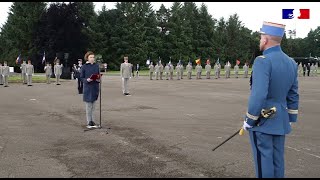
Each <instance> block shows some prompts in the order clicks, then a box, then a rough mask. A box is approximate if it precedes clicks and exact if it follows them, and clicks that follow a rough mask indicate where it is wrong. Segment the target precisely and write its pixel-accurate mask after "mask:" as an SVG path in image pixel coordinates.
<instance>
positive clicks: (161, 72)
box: [159, 61, 163, 80]
mask: <svg viewBox="0 0 320 180" xmlns="http://www.w3.org/2000/svg"><path fill="white" fill-rule="evenodd" d="M159 71H160V80H163V79H162V77H163V65H162V63H161V61H159Z"/></svg>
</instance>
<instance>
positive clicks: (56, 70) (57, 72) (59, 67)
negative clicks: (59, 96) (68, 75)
mask: <svg viewBox="0 0 320 180" xmlns="http://www.w3.org/2000/svg"><path fill="white" fill-rule="evenodd" d="M55 62H56V64H55V65H54V75H55V77H56V84H57V85H60V76H61V74H62V68H63V64H61V65H60V60H59V59H57V58H56V60H55Z"/></svg>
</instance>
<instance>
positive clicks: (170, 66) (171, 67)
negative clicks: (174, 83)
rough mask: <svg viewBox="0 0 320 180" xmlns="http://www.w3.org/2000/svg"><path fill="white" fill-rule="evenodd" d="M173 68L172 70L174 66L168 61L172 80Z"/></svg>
mask: <svg viewBox="0 0 320 180" xmlns="http://www.w3.org/2000/svg"><path fill="white" fill-rule="evenodd" d="M173 70H174V67H173V65H172V64H171V62H169V72H170V80H173Z"/></svg>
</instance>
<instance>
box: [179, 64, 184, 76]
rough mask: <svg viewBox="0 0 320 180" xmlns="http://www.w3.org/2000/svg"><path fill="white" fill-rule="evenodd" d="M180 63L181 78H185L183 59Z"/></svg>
mask: <svg viewBox="0 0 320 180" xmlns="http://www.w3.org/2000/svg"><path fill="white" fill-rule="evenodd" d="M179 64H180V79H183V71H184V67H183V64H182V62H181V60H179Z"/></svg>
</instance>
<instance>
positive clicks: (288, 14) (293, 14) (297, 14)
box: [282, 9, 310, 19]
mask: <svg viewBox="0 0 320 180" xmlns="http://www.w3.org/2000/svg"><path fill="white" fill-rule="evenodd" d="M282 19H310V9H282Z"/></svg>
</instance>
